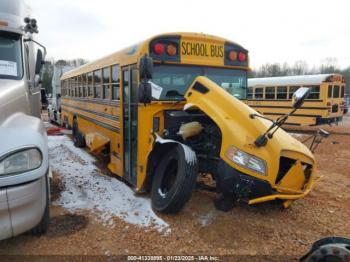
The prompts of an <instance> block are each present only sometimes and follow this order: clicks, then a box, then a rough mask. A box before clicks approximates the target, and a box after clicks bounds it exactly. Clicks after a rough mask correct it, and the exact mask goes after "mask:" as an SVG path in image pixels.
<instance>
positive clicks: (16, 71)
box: [0, 31, 23, 79]
mask: <svg viewBox="0 0 350 262" xmlns="http://www.w3.org/2000/svg"><path fill="white" fill-rule="evenodd" d="M22 75H23V70H22V51H21V37H20V35H18V34H14V33H8V32H1V31H0V79H1V78H2V79H21V78H22Z"/></svg>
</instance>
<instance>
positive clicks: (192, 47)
mask: <svg viewBox="0 0 350 262" xmlns="http://www.w3.org/2000/svg"><path fill="white" fill-rule="evenodd" d="M181 47H182V48H181V54H182V55H187V56H204V57H218V58H223V57H224V47H223V46H222V45H213V44H207V43H193V42H187V41H183V42H182V45H181Z"/></svg>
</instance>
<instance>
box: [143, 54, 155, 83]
mask: <svg viewBox="0 0 350 262" xmlns="http://www.w3.org/2000/svg"><path fill="white" fill-rule="evenodd" d="M152 75H153V59H152V58H151V57H149V56H148V55H144V56H143V57H141V60H140V79H142V80H145V79H147V80H148V79H152Z"/></svg>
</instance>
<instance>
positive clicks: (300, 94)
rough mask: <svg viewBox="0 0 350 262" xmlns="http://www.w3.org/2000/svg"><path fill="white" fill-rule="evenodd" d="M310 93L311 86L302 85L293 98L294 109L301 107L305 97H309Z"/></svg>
mask: <svg viewBox="0 0 350 262" xmlns="http://www.w3.org/2000/svg"><path fill="white" fill-rule="evenodd" d="M309 93H310V88H308V87H300V88H299V89H298V90H297V91H296V92H295V93H294V94H293V98H292V105H293V108H294V109H298V108H300V107H301V106H302V105H303V104H304V101H305V99H306V98H307V97H308V95H309Z"/></svg>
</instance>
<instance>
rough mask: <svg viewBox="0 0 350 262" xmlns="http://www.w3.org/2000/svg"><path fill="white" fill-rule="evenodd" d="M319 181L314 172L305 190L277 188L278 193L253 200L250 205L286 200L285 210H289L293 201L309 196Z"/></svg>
mask: <svg viewBox="0 0 350 262" xmlns="http://www.w3.org/2000/svg"><path fill="white" fill-rule="evenodd" d="M319 179H320V177H318V176H317V175H316V174H315V172H313V173H312V174H311V176H310V179H309V181H308V182H307V184H305V186H304V187H303V190H295V189H290V188H283V187H279V186H275V187H274V189H275V191H276V193H274V194H271V195H267V196H263V197H258V198H255V199H251V200H249V202H248V203H249V204H250V205H253V204H258V203H262V202H267V201H272V200H276V199H280V200H284V202H283V206H284V207H285V208H287V207H289V206H290V205H291V204H292V202H293V201H295V200H297V199H300V198H303V197H305V196H306V195H308V194H309V193H310V191H311V190H312V189H313V187H314V186H315V184H316V182H317V181H318V180H319Z"/></svg>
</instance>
